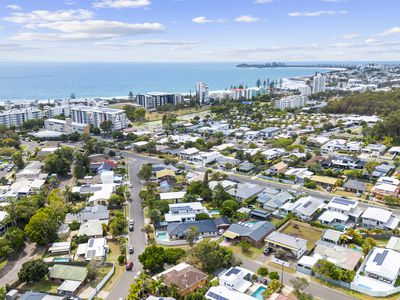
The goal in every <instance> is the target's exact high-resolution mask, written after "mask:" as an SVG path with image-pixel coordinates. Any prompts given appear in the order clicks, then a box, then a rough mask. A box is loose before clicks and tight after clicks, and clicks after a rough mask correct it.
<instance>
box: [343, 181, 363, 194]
mask: <svg viewBox="0 0 400 300" xmlns="http://www.w3.org/2000/svg"><path fill="white" fill-rule="evenodd" d="M343 187H344V189H345V191H347V192H351V193H356V194H363V193H365V192H366V191H367V188H366V186H365V183H364V182H362V181H359V180H355V179H349V180H347V181H346V182H345V183H344V185H343Z"/></svg>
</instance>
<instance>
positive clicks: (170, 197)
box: [160, 191, 186, 200]
mask: <svg viewBox="0 0 400 300" xmlns="http://www.w3.org/2000/svg"><path fill="white" fill-rule="evenodd" d="M185 195H186V191H184V192H168V193H160V199H161V200H173V199H183V197H185Z"/></svg>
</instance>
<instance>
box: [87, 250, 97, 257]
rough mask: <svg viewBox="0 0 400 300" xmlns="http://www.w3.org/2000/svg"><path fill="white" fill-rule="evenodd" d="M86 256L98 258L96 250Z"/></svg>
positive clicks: (90, 251)
mask: <svg viewBox="0 0 400 300" xmlns="http://www.w3.org/2000/svg"><path fill="white" fill-rule="evenodd" d="M86 256H87V257H95V256H96V250H89V251H88V252H87V253H86Z"/></svg>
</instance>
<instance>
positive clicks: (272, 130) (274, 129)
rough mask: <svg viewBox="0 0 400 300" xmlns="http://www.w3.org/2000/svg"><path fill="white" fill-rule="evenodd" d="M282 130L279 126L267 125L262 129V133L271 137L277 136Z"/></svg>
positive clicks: (268, 137)
mask: <svg viewBox="0 0 400 300" xmlns="http://www.w3.org/2000/svg"><path fill="white" fill-rule="evenodd" d="M279 132H280V129H279V128H278V127H267V128H264V129H261V130H260V135H261V136H263V137H264V138H267V139H270V138H272V137H274V136H277V135H278V134H279Z"/></svg>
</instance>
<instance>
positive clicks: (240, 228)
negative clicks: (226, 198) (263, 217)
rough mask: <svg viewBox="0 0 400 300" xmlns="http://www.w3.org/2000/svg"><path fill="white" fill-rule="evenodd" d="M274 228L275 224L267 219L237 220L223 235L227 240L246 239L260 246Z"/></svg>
mask: <svg viewBox="0 0 400 300" xmlns="http://www.w3.org/2000/svg"><path fill="white" fill-rule="evenodd" d="M274 230H275V225H274V224H272V223H270V222H267V221H256V222H239V223H237V224H232V225H231V226H230V227H229V228H228V229H227V230H226V231H225V232H224V234H223V237H225V239H226V240H228V241H247V242H250V243H252V244H253V245H254V246H255V247H258V248H260V247H262V246H263V245H264V238H265V237H266V236H267V235H268V234H270V233H271V232H272V231H274Z"/></svg>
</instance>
